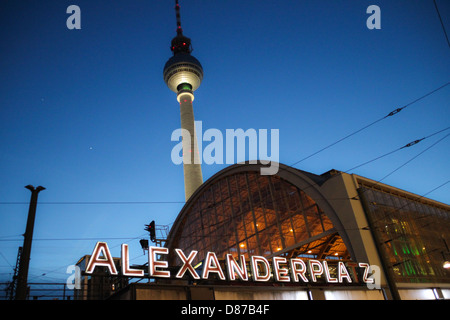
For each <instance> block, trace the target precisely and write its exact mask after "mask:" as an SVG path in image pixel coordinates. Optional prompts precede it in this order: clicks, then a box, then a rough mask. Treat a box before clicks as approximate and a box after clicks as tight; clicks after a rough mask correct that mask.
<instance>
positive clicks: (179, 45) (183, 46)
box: [170, 0, 192, 55]
mask: <svg viewBox="0 0 450 320" xmlns="http://www.w3.org/2000/svg"><path fill="white" fill-rule="evenodd" d="M175 14H176V17H177V35H176V37H175V38H173V39H172V44H171V46H170V50H172V52H173V54H174V55H176V54H178V53H188V54H189V53H191V52H192V46H191V39H189V38H188V37H186V36H184V35H183V29H182V28H181V16H180V4H179V3H178V0H175Z"/></svg>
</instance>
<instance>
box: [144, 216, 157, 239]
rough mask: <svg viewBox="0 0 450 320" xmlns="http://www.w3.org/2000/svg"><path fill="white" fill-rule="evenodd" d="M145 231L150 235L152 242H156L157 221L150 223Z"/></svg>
mask: <svg viewBox="0 0 450 320" xmlns="http://www.w3.org/2000/svg"><path fill="white" fill-rule="evenodd" d="M145 226H146V227H145V231H148V232H149V233H150V240H151V241H152V242H155V241H156V232H155V220H153V221H152V222H150V224H146V225H145Z"/></svg>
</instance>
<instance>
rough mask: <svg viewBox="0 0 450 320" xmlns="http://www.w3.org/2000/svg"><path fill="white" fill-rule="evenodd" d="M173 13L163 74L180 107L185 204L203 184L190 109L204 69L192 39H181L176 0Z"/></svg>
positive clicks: (192, 111) (178, 8)
mask: <svg viewBox="0 0 450 320" xmlns="http://www.w3.org/2000/svg"><path fill="white" fill-rule="evenodd" d="M175 13H176V18H177V35H176V36H175V38H173V39H172V45H171V47H170V49H171V50H172V52H173V56H172V57H171V58H170V59H169V60H168V61H167V62H166V65H165V66H164V73H163V74H164V81H165V82H166V84H167V86H168V87H169V89H170V90H172V91H173V92H175V93H176V94H177V100H178V102H179V103H180V113H181V129H182V136H183V140H182V147H183V170H184V190H185V197H186V201H187V200H188V199H189V198H190V197H191V195H192V194H193V193H194V192H195V190H197V188H198V187H200V186H201V185H202V183H203V177H202V168H201V165H200V157H199V154H198V146H197V136H196V134H195V125H194V109H193V107H192V102H193V101H194V91H195V90H197V89H198V87H199V86H200V83H201V82H202V79H203V68H202V66H201V64H200V62H199V61H198V60H197V59H196V58H195V57H193V56H192V55H191V52H192V47H191V39H189V38H187V37H185V36H184V35H183V30H182V29H181V19H180V5H179V4H178V0H176V1H175Z"/></svg>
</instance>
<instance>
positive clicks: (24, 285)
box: [16, 185, 45, 300]
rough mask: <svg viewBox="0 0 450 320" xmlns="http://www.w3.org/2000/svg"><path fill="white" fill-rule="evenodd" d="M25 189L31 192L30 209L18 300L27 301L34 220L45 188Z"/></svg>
mask: <svg viewBox="0 0 450 320" xmlns="http://www.w3.org/2000/svg"><path fill="white" fill-rule="evenodd" d="M25 188H27V189H28V190H30V191H31V200H30V208H29V209H28V219H27V227H26V230H25V233H24V235H23V236H24V239H23V249H22V255H21V256H20V264H19V275H18V277H17V290H16V300H26V298H27V290H28V267H29V265H30V254H31V242H32V240H33V229H34V219H35V217H36V206H37V199H38V194H39V192H40V191H42V190H45V188H44V187H41V186H39V187H37V188H34V187H33V186H32V185H28V186H26V187H25Z"/></svg>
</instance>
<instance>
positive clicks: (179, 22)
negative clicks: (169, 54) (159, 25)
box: [175, 0, 183, 35]
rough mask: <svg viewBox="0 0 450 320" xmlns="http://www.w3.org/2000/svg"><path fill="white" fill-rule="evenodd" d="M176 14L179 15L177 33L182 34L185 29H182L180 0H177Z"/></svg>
mask: <svg viewBox="0 0 450 320" xmlns="http://www.w3.org/2000/svg"><path fill="white" fill-rule="evenodd" d="M175 14H176V16H177V35H182V34H183V29H181V16H180V5H179V3H178V0H175Z"/></svg>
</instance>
